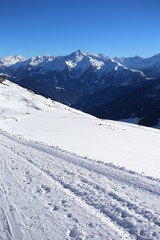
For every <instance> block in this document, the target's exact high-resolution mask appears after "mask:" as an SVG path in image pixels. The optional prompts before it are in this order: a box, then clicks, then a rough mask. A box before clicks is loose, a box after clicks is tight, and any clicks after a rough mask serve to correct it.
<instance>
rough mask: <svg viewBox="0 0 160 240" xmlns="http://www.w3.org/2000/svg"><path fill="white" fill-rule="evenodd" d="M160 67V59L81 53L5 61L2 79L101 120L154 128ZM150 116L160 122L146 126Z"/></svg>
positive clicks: (1, 64) (0, 66) (1, 61)
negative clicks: (119, 121) (5, 78)
mask: <svg viewBox="0 0 160 240" xmlns="http://www.w3.org/2000/svg"><path fill="white" fill-rule="evenodd" d="M159 66H160V54H159V55H156V56H154V57H152V58H150V59H143V58H140V57H134V58H114V59H111V58H109V57H107V56H105V55H103V54H93V53H83V52H81V51H80V50H78V51H76V52H74V53H72V54H70V55H67V56H58V57H55V56H43V57H39V56H37V57H33V58H30V59H25V58H23V57H21V56H10V57H6V58H1V59H0V73H2V74H6V75H7V76H8V78H9V80H11V81H13V82H16V83H18V84H19V85H21V86H23V87H26V88H29V89H31V90H33V91H34V92H36V93H40V94H42V95H44V96H46V97H50V98H51V99H54V100H56V101H59V102H61V103H65V104H67V105H69V106H73V107H75V108H78V109H81V110H82V111H85V112H88V113H90V114H93V115H95V116H97V117H100V118H109V119H114V120H119V119H124V120H126V121H129V120H128V119H137V123H141V124H144V125H149V126H156V124H158V123H157V122H158V120H159V119H160V117H159V114H157V112H159V104H158V103H159V102H160V101H159V100H160V99H159V96H160V94H159V91H160V90H159V89H160V88H159V83H160V81H159V79H158V77H160V73H159V72H160V67H159ZM146 103H147V104H146ZM148 115H149V116H150V115H154V116H156V117H155V119H156V120H155V121H154V120H153V121H147V123H146V118H147V119H148ZM157 116H158V117H157ZM149 118H150V117H149ZM148 122H149V123H148ZM150 122H152V123H150Z"/></svg>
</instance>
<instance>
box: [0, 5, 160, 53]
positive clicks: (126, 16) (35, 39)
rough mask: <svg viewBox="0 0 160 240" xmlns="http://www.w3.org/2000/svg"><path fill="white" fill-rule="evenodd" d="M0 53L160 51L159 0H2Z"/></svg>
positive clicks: (0, 7)
mask: <svg viewBox="0 0 160 240" xmlns="http://www.w3.org/2000/svg"><path fill="white" fill-rule="evenodd" d="M0 10H1V11H0V26H1V27H0V32H1V36H0V56H6V55H11V54H21V55H23V56H25V57H30V56H33V55H34V56H35V55H46V54H49V55H65V54H69V53H71V52H73V51H75V50H77V49H81V50H82V51H84V52H95V53H104V54H107V55H108V56H111V57H113V56H134V55H141V56H143V57H148V56H152V55H154V54H157V53H160V0H0Z"/></svg>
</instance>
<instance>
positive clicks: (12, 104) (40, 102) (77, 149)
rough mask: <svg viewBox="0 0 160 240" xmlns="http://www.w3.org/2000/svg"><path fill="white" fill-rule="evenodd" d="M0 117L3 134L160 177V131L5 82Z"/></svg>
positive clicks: (2, 89) (0, 103)
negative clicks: (106, 117)
mask: <svg viewBox="0 0 160 240" xmlns="http://www.w3.org/2000/svg"><path fill="white" fill-rule="evenodd" d="M0 113H1V114H0V126H1V129H3V130H5V131H6V132H8V133H11V134H14V135H16V136H19V137H22V138H23V137H24V138H26V139H28V140H34V141H40V142H43V143H45V144H48V145H51V146H57V147H59V148H60V149H64V150H66V151H69V152H71V153H74V154H77V155H80V156H83V157H87V158H91V159H96V160H101V161H103V162H106V163H113V164H115V165H119V166H122V167H125V168H127V169H129V170H133V171H136V172H139V173H142V172H143V173H145V175H149V176H153V177H160V160H159V159H160V158H159V155H160V150H159V146H160V131H159V130H155V129H151V128H145V127H141V126H136V125H132V124H126V123H120V122H114V121H106V120H100V119H97V118H95V117H92V116H90V115H87V114H84V113H82V112H80V111H77V110H74V109H71V108H69V107H67V106H65V105H62V104H59V103H57V102H53V101H52V100H50V99H46V98H44V97H42V96H39V95H35V94H33V93H32V92H29V91H28V90H25V89H23V88H21V87H19V86H17V85H15V84H13V83H10V82H9V81H6V82H5V84H0Z"/></svg>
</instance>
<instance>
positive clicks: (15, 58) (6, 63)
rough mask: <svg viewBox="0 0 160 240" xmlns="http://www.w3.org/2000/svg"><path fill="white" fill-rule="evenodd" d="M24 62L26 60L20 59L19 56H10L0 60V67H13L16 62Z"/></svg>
mask: <svg viewBox="0 0 160 240" xmlns="http://www.w3.org/2000/svg"><path fill="white" fill-rule="evenodd" d="M23 61H26V58H24V57H22V56H21V55H10V56H7V57H2V58H0V65H1V66H2V65H3V66H4V67H9V66H11V65H14V64H15V63H17V62H23Z"/></svg>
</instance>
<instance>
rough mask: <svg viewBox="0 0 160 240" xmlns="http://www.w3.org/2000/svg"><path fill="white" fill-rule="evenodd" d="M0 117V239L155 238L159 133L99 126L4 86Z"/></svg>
mask: <svg viewBox="0 0 160 240" xmlns="http://www.w3.org/2000/svg"><path fill="white" fill-rule="evenodd" d="M0 111H1V115H0V116H1V119H0V126H1V129H2V130H0V146H1V147H0V239H4V240H5V239H7V240H8V239H12V240H21V239H24V240H29V239H34V240H37V239H40V240H41V239H43V240H46V239H49V240H53V239H55V240H57V239H58V240H59V239H60V240H61V239H62V240H63V239H68V240H75V239H79V240H80V239H81V240H82V239H96V240H99V239H101V240H102V239H105V240H106V239H107V240H119V239H124V240H126V239H139V240H142V239H143V240H147V239H151V240H152V239H157V240H159V239H160V218H159V216H160V206H159V202H160V182H159V180H158V179H155V178H153V177H159V176H160V170H159V169H160V163H159V146H160V131H158V130H153V129H150V128H143V127H140V126H135V125H131V124H124V123H116V122H112V121H101V120H99V119H96V118H94V117H92V116H89V115H87V114H83V113H81V112H79V111H76V110H73V109H71V108H69V107H66V106H64V105H62V104H59V103H56V102H53V101H51V100H49V99H45V98H44V97H41V96H38V95H35V94H33V93H31V92H29V91H27V90H24V89H22V88H21V87H18V86H17V85H15V84H13V83H10V82H9V81H5V83H4V84H0ZM4 130H5V131H4ZM6 132H8V133H6ZM10 134H12V135H10ZM13 134H14V135H17V136H13ZM26 139H28V140H26ZM39 141H41V143H40V142H39ZM54 146H58V147H59V148H57V147H54ZM60 148H61V149H65V150H68V151H70V152H72V153H67V152H66V151H64V150H61V149H60ZM73 153H74V154H73ZM75 154H79V155H81V156H82V157H78V156H77V155H75ZM84 156H86V157H84ZM87 157H88V158H87ZM89 158H92V159H89ZM94 159H95V160H94ZM113 163H114V164H116V165H120V166H124V167H126V168H128V169H129V170H130V171H127V170H125V169H124V168H123V167H116V166H115V165H113ZM134 170H135V171H138V172H140V173H141V172H145V174H147V175H151V176H153V177H146V176H143V174H137V173H135V172H134Z"/></svg>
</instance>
